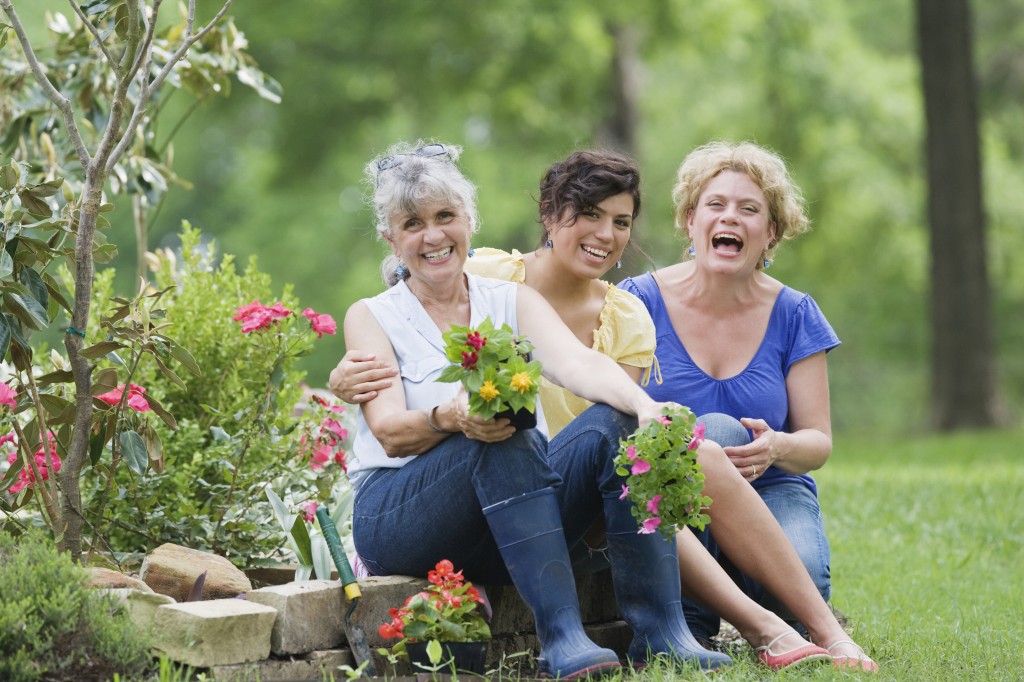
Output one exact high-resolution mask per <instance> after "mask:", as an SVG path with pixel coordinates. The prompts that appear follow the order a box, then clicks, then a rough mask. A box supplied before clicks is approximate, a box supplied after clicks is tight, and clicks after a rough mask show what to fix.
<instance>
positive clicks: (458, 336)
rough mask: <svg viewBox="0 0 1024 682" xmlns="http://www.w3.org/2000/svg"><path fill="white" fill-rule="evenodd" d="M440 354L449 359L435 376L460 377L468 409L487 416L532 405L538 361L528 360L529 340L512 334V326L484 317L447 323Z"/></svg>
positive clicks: (534, 403)
mask: <svg viewBox="0 0 1024 682" xmlns="http://www.w3.org/2000/svg"><path fill="white" fill-rule="evenodd" d="M443 338H444V342H445V355H446V356H447V358H448V359H449V360H450V361H451V362H452V363H454V364H452V365H451V366H450V367H446V368H445V370H444V371H443V372H442V373H441V376H440V377H439V378H438V381H441V382H445V383H455V382H456V381H460V382H462V385H463V386H465V387H466V391H467V392H468V393H469V413H470V414H475V415H479V416H480V417H482V418H484V419H493V418H494V416H495V415H496V414H498V413H499V412H504V411H505V410H511V411H512V412H518V411H519V410H526V411H527V412H531V413H532V412H533V411H534V410H536V409H537V382H538V381H539V380H540V372H541V365H540V362H538V361H536V360H533V361H531V360H529V355H530V351H532V350H533V344H531V343H530V342H529V341H527V340H526V339H523V338H517V337H516V336H515V334H513V332H512V328H511V327H509V326H508V325H507V324H503V325H502V326H501V328H500V329H495V328H494V323H493V322H491V319H490V318H487V319H486V320H484V321H483V323H482V324H481V325H480V326H479V327H478V328H477V329H472V328H470V327H462V326H459V325H452V327H451V329H449V330H448V331H447V332H445V333H444V334H443Z"/></svg>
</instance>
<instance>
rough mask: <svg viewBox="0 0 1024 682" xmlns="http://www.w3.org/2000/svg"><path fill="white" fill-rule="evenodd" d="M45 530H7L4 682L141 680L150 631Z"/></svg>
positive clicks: (2, 568) (2, 551)
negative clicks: (91, 582)
mask: <svg viewBox="0 0 1024 682" xmlns="http://www.w3.org/2000/svg"><path fill="white" fill-rule="evenodd" d="M84 581H85V573H84V572H83V571H82V569H81V568H79V567H78V566H76V565H75V564H74V563H72V561H71V559H70V557H69V556H68V555H66V554H61V553H58V552H57V550H56V549H55V548H54V547H53V543H52V542H50V540H49V538H47V537H45V536H44V535H43V534H42V533H41V532H39V531H30V532H29V533H28V534H26V535H23V536H21V537H18V538H15V537H14V536H11V535H8V534H7V533H0V679H2V680H7V681H8V682H22V681H26V682H27V681H30V680H70V679H75V680H108V679H110V678H111V676H112V675H113V674H114V673H118V674H120V675H122V676H126V677H129V678H130V679H136V678H137V677H136V676H138V675H140V674H141V673H142V672H143V671H144V670H145V668H146V667H147V666H148V665H149V663H150V660H151V659H150V656H149V653H148V650H147V645H146V643H145V641H144V638H143V636H142V633H139V632H137V631H136V630H135V629H134V626H133V624H132V623H131V621H130V620H129V619H128V617H127V615H126V614H124V613H122V612H121V611H120V610H119V608H117V607H115V606H114V603H113V602H112V600H111V599H109V598H107V597H105V596H103V595H102V594H101V593H100V592H97V591H95V590H90V589H88V588H86V587H85V586H84Z"/></svg>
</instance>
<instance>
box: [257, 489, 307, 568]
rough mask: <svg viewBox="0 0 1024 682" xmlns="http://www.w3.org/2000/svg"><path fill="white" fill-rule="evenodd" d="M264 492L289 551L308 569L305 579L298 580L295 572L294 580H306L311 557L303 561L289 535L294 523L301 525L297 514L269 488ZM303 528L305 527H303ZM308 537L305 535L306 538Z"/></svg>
mask: <svg viewBox="0 0 1024 682" xmlns="http://www.w3.org/2000/svg"><path fill="white" fill-rule="evenodd" d="M265 492H266V495H267V499H268V500H270V507H271V508H272V509H273V510H274V518H276V519H277V522H278V523H279V524H280V525H281V528H282V530H284V531H285V533H287V538H288V546H289V547H291V550H292V551H293V552H295V556H296V557H297V558H298V560H299V563H300V564H302V565H303V567H308V568H309V572H307V573H306V577H305V578H300V577H299V572H298V571H296V572H295V579H296V580H305V579H306V578H308V577H309V576H310V574H311V572H312V570H313V565H312V564H313V562H312V560H311V557H309V556H308V554H307V556H306V560H305V561H303V558H302V553H301V550H300V548H299V546H298V543H297V542H296V541H295V538H294V536H293V535H292V533H291V530H292V529H293V528H294V526H295V523H296V522H299V523H302V519H301V518H299V515H298V514H295V513H293V512H291V511H290V510H289V509H288V505H286V504H285V503H284V500H282V499H281V498H280V497H278V496H277V493H275V492H274V491H273V490H271V489H270V488H269V487H268V488H267V489H266V491H265ZM303 527H305V526H303ZM308 537H309V536H308V535H307V538H308Z"/></svg>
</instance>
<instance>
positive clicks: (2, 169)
mask: <svg viewBox="0 0 1024 682" xmlns="http://www.w3.org/2000/svg"><path fill="white" fill-rule="evenodd" d="M3 35H4V40H5V41H6V36H7V32H6V30H5V31H4V32H3ZM0 47H2V46H0ZM17 184H18V169H17V168H15V167H14V164H13V163H9V164H7V165H6V166H0V189H3V190H4V191H6V192H9V191H11V190H12V189H14V187H15V186H16V185H17Z"/></svg>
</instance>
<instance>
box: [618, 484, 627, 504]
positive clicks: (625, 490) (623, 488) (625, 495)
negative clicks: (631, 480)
mask: <svg viewBox="0 0 1024 682" xmlns="http://www.w3.org/2000/svg"><path fill="white" fill-rule="evenodd" d="M627 497H629V486H628V485H623V486H622V494H621V495H619V499H620V500H624V499H626V498H627Z"/></svg>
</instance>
